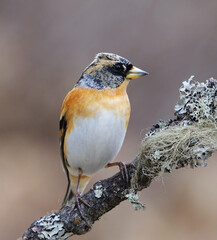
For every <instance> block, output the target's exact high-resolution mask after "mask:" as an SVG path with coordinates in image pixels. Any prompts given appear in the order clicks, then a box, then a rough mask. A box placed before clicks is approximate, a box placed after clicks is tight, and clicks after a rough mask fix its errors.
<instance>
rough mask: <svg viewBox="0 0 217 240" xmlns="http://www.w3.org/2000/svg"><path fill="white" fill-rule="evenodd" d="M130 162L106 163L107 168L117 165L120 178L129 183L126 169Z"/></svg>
mask: <svg viewBox="0 0 217 240" xmlns="http://www.w3.org/2000/svg"><path fill="white" fill-rule="evenodd" d="M129 165H130V163H125V162H114V163H108V164H107V165H106V167H107V168H109V167H113V166H118V167H119V169H120V172H121V175H122V178H123V179H124V180H125V181H126V183H127V184H128V183H129V174H128V171H127V166H129Z"/></svg>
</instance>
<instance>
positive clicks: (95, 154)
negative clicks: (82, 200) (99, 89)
mask: <svg viewBox="0 0 217 240" xmlns="http://www.w3.org/2000/svg"><path fill="white" fill-rule="evenodd" d="M126 120H128V119H125V118H123V117H121V116H118V115H117V114H115V112H113V111H112V110H100V111H98V114H97V115H96V116H95V117H93V118H91V117H90V118H77V119H75V120H74V123H73V124H74V128H73V129H72V130H71V132H70V133H69V135H68V137H67V139H66V149H67V161H68V163H69V165H70V167H71V168H70V169H69V170H70V172H71V174H73V175H75V174H77V172H78V169H79V168H81V169H82V171H83V174H84V175H87V176H88V175H92V174H94V173H95V172H97V171H99V170H100V169H101V168H103V167H105V165H106V164H107V163H109V162H111V161H113V160H114V158H115V157H116V156H117V154H118V152H119V151H120V148H121V146H122V144H123V141H124V137H125V133H126Z"/></svg>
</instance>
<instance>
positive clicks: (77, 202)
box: [72, 192, 90, 221]
mask: <svg viewBox="0 0 217 240" xmlns="http://www.w3.org/2000/svg"><path fill="white" fill-rule="evenodd" d="M81 203H83V204H84V205H85V206H86V207H90V205H89V204H88V203H87V202H85V201H84V200H83V199H82V195H81V193H80V192H76V193H75V196H74V203H73V205H72V211H73V210H74V209H75V208H76V207H77V209H78V211H79V213H80V215H81V217H82V218H83V219H84V220H85V221H86V218H85V217H84V214H83V213H82V210H81Z"/></svg>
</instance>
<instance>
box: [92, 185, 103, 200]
mask: <svg viewBox="0 0 217 240" xmlns="http://www.w3.org/2000/svg"><path fill="white" fill-rule="evenodd" d="M102 194H103V187H102V185H96V186H95V189H94V196H95V197H96V198H101V196H102Z"/></svg>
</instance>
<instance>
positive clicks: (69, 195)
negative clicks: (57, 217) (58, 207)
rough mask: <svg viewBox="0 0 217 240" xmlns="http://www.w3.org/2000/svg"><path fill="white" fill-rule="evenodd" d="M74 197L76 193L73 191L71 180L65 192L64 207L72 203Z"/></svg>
mask: <svg viewBox="0 0 217 240" xmlns="http://www.w3.org/2000/svg"><path fill="white" fill-rule="evenodd" d="M73 197H74V193H73V192H72V188H71V184H70V182H68V186H67V190H66V194H65V197H64V200H63V203H62V207H65V206H67V205H71V204H72V200H73Z"/></svg>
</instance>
